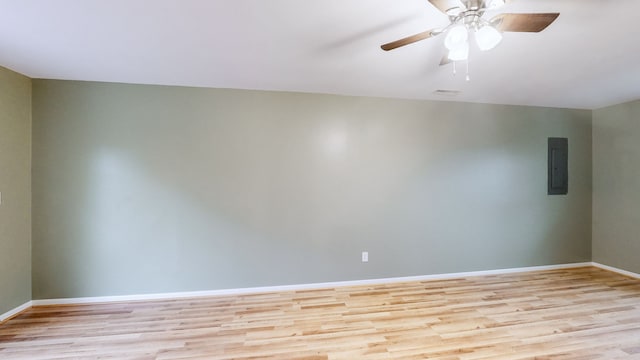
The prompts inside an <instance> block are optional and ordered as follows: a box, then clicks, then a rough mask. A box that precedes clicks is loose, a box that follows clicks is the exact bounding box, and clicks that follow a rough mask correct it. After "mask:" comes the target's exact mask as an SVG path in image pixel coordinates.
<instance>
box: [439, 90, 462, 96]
mask: <svg viewBox="0 0 640 360" xmlns="http://www.w3.org/2000/svg"><path fill="white" fill-rule="evenodd" d="M433 93H434V94H436V95H442V96H458V94H460V90H442V89H439V90H436V91H434V92H433Z"/></svg>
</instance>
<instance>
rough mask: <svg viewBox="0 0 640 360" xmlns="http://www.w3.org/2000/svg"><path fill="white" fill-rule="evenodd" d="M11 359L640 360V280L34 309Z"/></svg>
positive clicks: (17, 322) (484, 280) (589, 272)
mask: <svg viewBox="0 0 640 360" xmlns="http://www.w3.org/2000/svg"><path fill="white" fill-rule="evenodd" d="M0 358H2V359H67V358H74V359H77V358H90V359H96V358H99V359H307V360H317V359H443V360H444V359H447V360H453V359H461V360H462V359H496V360H499V359H575V360H578V359H580V360H586V359H640V281H638V280H634V279H631V278H627V277H624V276H621V275H618V274H614V273H611V272H607V271H604V270H600V269H597V268H592V267H589V268H577V269H567V270H554V271H539V272H530V273H520V274H508V275H496V276H482V277H470V278H460V279H452V280H444V281H423V282H408V283H395V284H386V285H385V284H382V285H378V286H361V287H344V288H335V289H323V290H309V291H291V292H279V293H265V294H253V295H242V296H220V297H209V298H194V299H183V300H172V301H149V302H135V303H119V304H102V305H82V306H75V305H74V306H48V307H35V308H32V309H31V310H29V311H27V312H25V313H23V314H21V315H19V316H18V317H16V318H14V319H12V320H10V321H8V322H7V323H5V324H3V325H0Z"/></svg>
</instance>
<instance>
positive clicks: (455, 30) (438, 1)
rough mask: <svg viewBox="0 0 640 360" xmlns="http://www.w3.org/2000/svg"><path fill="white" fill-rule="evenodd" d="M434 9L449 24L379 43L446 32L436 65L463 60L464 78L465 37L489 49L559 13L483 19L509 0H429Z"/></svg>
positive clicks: (398, 44)
mask: <svg viewBox="0 0 640 360" xmlns="http://www.w3.org/2000/svg"><path fill="white" fill-rule="evenodd" d="M429 2H430V3H431V4H432V5H433V6H435V7H436V8H437V9H438V10H440V11H441V12H443V13H444V14H445V15H447V16H448V17H449V21H450V24H449V25H448V26H446V27H445V28H442V29H431V30H427V31H424V32H421V33H419V34H415V35H412V36H409V37H406V38H403V39H400V40H396V41H393V42H390V43H387V44H384V45H382V46H381V47H382V50H385V51H389V50H393V49H396V48H399V47H402V46H405V45H409V44H412V43H415V42H418V41H420V40H424V39H428V38H430V37H434V36H436V35H440V34H446V35H445V38H444V46H445V48H446V54H445V56H444V58H443V59H442V61H441V62H440V65H446V64H448V63H450V62H453V73H454V74H455V73H456V62H458V61H465V62H466V63H467V81H468V80H469V42H470V41H469V39H470V38H471V37H473V38H474V40H475V44H476V45H477V46H478V49H480V50H482V51H487V50H491V49H493V48H494V47H496V46H497V45H498V44H499V43H500V41H502V33H503V32H506V31H509V32H540V31H542V30H544V29H545V28H546V27H547V26H549V25H550V24H551V23H552V22H554V21H555V19H556V18H557V17H558V16H559V15H560V14H559V13H537V14H509V13H507V14H500V15H497V16H495V17H493V18H492V19H490V20H487V19H484V18H483V15H484V13H485V11H487V10H492V9H497V8H499V7H501V6H503V5H505V3H509V2H511V0H429Z"/></svg>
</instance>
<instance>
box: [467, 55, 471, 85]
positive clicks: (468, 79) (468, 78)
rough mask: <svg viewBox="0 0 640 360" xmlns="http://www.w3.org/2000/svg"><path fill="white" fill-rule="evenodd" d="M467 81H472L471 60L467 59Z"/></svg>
mask: <svg viewBox="0 0 640 360" xmlns="http://www.w3.org/2000/svg"><path fill="white" fill-rule="evenodd" d="M466 79H467V81H470V80H471V78H470V77H469V59H467V78H466Z"/></svg>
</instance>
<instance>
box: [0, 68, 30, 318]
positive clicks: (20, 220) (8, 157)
mask: <svg viewBox="0 0 640 360" xmlns="http://www.w3.org/2000/svg"><path fill="white" fill-rule="evenodd" d="M0 192H1V193H2V204H0V315H1V314H4V313H6V312H7V311H9V310H12V309H14V308H16V307H18V306H20V305H22V304H24V303H26V302H28V301H30V300H31V80H30V79H29V78H27V77H25V76H22V75H20V74H17V73H15V72H13V71H10V70H7V69H5V68H2V67H0Z"/></svg>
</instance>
